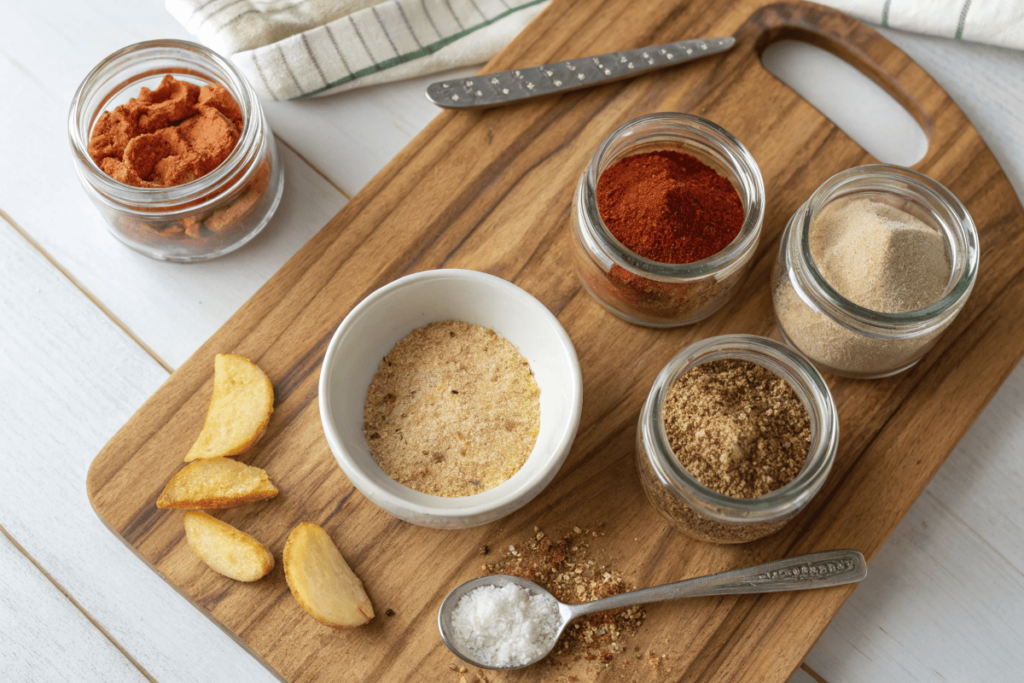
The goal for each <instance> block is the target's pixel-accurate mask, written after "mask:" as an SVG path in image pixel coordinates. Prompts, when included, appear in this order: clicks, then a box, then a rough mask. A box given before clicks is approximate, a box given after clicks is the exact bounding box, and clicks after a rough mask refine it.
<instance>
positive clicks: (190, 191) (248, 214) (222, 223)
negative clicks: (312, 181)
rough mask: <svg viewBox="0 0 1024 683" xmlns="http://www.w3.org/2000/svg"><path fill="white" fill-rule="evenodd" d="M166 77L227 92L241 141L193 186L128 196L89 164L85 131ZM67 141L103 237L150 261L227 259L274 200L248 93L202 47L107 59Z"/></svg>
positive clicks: (269, 146) (266, 145) (277, 187)
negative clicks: (238, 114)
mask: <svg viewBox="0 0 1024 683" xmlns="http://www.w3.org/2000/svg"><path fill="white" fill-rule="evenodd" d="M167 74H172V75H173V76H174V77H175V78H177V79H179V80H184V81H188V82H190V83H194V84H196V85H198V86H203V85H207V84H209V83H220V84H221V85H223V86H224V87H225V88H227V90H228V92H230V93H231V96H232V97H234V99H235V102H237V103H238V106H239V108H241V110H242V120H243V124H242V134H241V137H240V138H239V140H238V143H237V144H236V146H235V148H234V150H233V151H232V152H231V154H230V155H228V157H227V159H225V160H224V161H223V163H221V164H220V165H219V166H218V167H217V168H215V169H214V170H213V171H211V172H209V173H207V174H206V175H204V176H202V177H200V178H198V179H196V180H193V181H191V182H188V183H185V184H182V185H176V186H173V187H133V186H131V185H126V184H124V183H121V182H119V181H117V180H114V179H113V178H111V177H110V176H108V175H107V174H106V173H104V172H103V171H102V170H101V169H100V167H99V166H97V165H96V162H94V161H93V160H92V158H91V157H90V156H89V151H88V148H89V137H90V135H91V133H92V128H93V125H94V124H95V123H96V121H97V120H98V119H99V117H100V115H101V114H102V113H103V112H104V111H108V110H112V109H114V108H115V107H116V106H118V105H121V104H124V103H126V102H127V101H128V100H129V99H132V98H134V97H137V96H138V95H139V91H140V90H141V88H142V87H148V88H150V89H151V90H152V89H155V88H156V87H157V85H158V84H159V83H160V81H161V79H162V78H163V77H164V76H165V75H167ZM68 134H69V136H70V139H71V150H72V155H73V157H74V160H75V168H76V170H77V171H78V177H79V180H81V182H82V186H83V187H84V188H85V191H86V194H88V195H89V198H90V199H91V200H92V201H93V203H94V204H95V205H96V207H97V208H98V209H99V211H100V213H101V214H102V215H103V218H104V219H106V221H107V223H108V224H109V226H110V231H111V233H113V235H114V237H116V238H117V239H119V240H121V241H122V242H124V243H125V244H127V245H128V246H129V247H131V248H132V249H135V250H136V251H138V252H141V253H143V254H145V255H146V256H150V257H152V258H155V259H162V260H167V261H186V262H187V261H202V260H206V259H211V258H215V257H217V256H222V255H224V254H227V253H228V252H231V251H234V250H235V249H238V248H239V247H241V246H242V245H243V244H245V243H246V242H248V241H249V240H251V239H252V238H253V237H255V236H256V235H257V234H258V233H259V232H260V230H262V229H263V227H264V226H266V224H267V222H268V221H269V220H270V217H271V215H273V213H274V210H275V209H277V205H278V203H280V201H281V192H282V190H283V188H284V182H283V180H284V175H283V169H282V165H281V160H280V158H279V156H278V153H277V145H276V143H275V141H274V134H273V133H272V132H271V130H270V127H269V126H268V125H267V121H266V118H265V117H264V115H263V109H262V108H261V107H260V103H259V101H258V100H257V99H256V93H255V91H254V90H253V89H252V87H251V86H250V85H249V83H248V82H247V81H246V80H245V78H244V77H243V76H242V74H241V73H240V72H239V71H238V69H236V68H235V67H234V65H232V64H231V63H230V62H228V61H227V60H226V59H224V58H223V57H221V56H220V55H218V54H217V53H215V52H213V51H212V50H209V49H207V48H205V47H203V46H202V45H196V44H195V43H189V42H186V41H181V40H154V41H149V42H145V43H137V44H135V45H129V46H128V47H125V48H122V49H121V50H118V51H117V52H115V53H114V54H112V55H110V56H109V57H107V58H106V59H104V60H103V61H102V62H100V63H99V64H98V65H97V66H96V68H95V69H93V70H92V71H91V72H90V73H89V75H88V76H86V77H85V80H84V81H82V84H81V85H80V86H79V87H78V91H77V92H76V93H75V97H74V99H73V100H72V102H71V112H70V115H69V118H68Z"/></svg>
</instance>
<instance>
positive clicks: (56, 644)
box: [0, 534, 146, 683]
mask: <svg viewBox="0 0 1024 683" xmlns="http://www.w3.org/2000/svg"><path fill="white" fill-rule="evenodd" d="M0 585H2V586H3V587H4V589H3V590H2V591H0V671H2V672H3V674H2V677H3V678H4V680H8V681H26V682H27V683H32V682H34V681H71V680H82V679H86V680H96V681H98V680H105V681H109V682H110V683H120V682H122V681H124V682H125V683H144V682H145V680H146V677H145V676H143V675H142V673H141V672H140V671H139V670H138V669H137V668H136V667H135V665H134V664H132V663H131V662H130V661H128V658H127V657H125V656H124V655H123V654H121V652H119V651H118V649H117V648H116V647H114V645H113V643H111V642H110V641H109V640H108V639H107V638H106V637H104V635H103V634H102V633H101V632H100V631H99V630H98V629H97V628H96V627H95V626H93V625H92V624H91V623H89V620H88V619H86V618H85V615H83V614H82V613H81V612H80V611H79V610H78V608H77V607H75V606H74V605H73V604H72V603H71V601H70V600H68V599H67V597H65V596H64V595H62V594H61V592H60V591H59V590H57V588H55V587H54V585H53V584H52V583H50V582H49V581H48V580H47V579H46V577H45V576H43V574H42V573H40V572H39V570H38V569H36V568H35V567H34V566H32V563H31V562H29V560H28V558H26V557H25V556H24V555H22V554H21V551H19V550H18V549H17V548H16V547H15V546H14V544H13V543H11V542H10V541H9V540H8V539H7V537H6V536H4V535H3V534H0Z"/></svg>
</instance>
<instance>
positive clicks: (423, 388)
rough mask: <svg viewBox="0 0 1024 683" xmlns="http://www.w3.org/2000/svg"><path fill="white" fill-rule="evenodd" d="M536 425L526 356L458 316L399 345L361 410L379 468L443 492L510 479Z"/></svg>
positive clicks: (472, 490)
mask: <svg viewBox="0 0 1024 683" xmlns="http://www.w3.org/2000/svg"><path fill="white" fill-rule="evenodd" d="M539 431H540V389H539V388H538V387H537V382H536V380H535V379H534V378H533V374H532V373H531V372H530V364H529V362H527V360H526V359H525V358H523V356H522V355H521V354H520V353H519V352H518V351H517V350H516V348H515V347H514V346H513V345H512V344H511V343H510V342H509V341H508V340H506V339H505V338H503V337H501V336H500V335H498V334H496V333H495V332H494V331H493V330H488V329H485V328H483V327H479V326H477V325H470V324H468V323H464V322H459V321H454V320H449V321H446V322H437V323H431V324H429V325H427V326H425V327H421V328H419V329H416V330H413V331H412V332H411V333H409V335H408V336H406V337H405V338H404V339H402V340H401V341H400V342H398V343H397V344H396V345H395V347H394V348H393V349H392V350H391V351H390V353H388V355H386V356H384V359H383V360H382V361H381V363H380V367H379V368H378V371H377V374H376V375H375V376H374V378H373V382H371V384H370V389H369V391H368V392H367V395H366V404H365V406H364V408H363V433H364V434H365V435H366V441H367V443H368V444H369V446H370V453H371V454H372V455H373V459H374V460H376V461H377V464H378V465H380V467H381V469H383V470H384V471H385V472H386V473H387V474H388V476H390V477H391V478H392V479H394V480H395V481H397V482H398V483H400V484H402V485H404V486H408V487H409V488H412V489H415V490H417V491H421V492H423V493H429V494H431V495H435V496H444V497H446V498H455V497H460V496H471V495H473V494H476V493H481V492H483V491H487V490H489V489H492V488H494V487H495V486H497V485H498V484H501V483H502V482H504V481H507V480H508V479H509V478H511V477H512V475H514V474H515V473H516V472H518V471H519V469H520V468H521V467H522V466H523V464H524V463H525V462H526V460H527V458H529V457H530V453H532V452H533V447H534V445H535V444H536V442H537V434H538V432H539Z"/></svg>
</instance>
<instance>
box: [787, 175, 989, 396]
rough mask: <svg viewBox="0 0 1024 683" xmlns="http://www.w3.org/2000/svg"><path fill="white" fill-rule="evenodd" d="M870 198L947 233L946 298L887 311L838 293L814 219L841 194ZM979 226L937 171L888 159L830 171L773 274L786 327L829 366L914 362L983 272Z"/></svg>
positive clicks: (889, 368) (858, 369)
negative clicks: (821, 257)
mask: <svg viewBox="0 0 1024 683" xmlns="http://www.w3.org/2000/svg"><path fill="white" fill-rule="evenodd" d="M852 198H867V199H870V200H872V201H877V202H881V203H884V204H887V205H889V206H893V207H895V208H897V209H899V210H901V211H904V212H906V213H908V214H910V215H911V216H913V217H915V218H917V219H919V220H921V221H922V222H923V223H924V224H926V225H927V226H929V227H931V228H932V229H933V230H935V231H937V232H938V233H939V234H941V235H942V237H943V239H944V241H945V244H946V256H947V258H948V260H949V263H950V265H951V266H952V270H951V273H950V276H949V282H948V284H947V285H946V288H945V290H944V291H943V295H942V298H941V299H939V300H938V301H936V302H935V303H933V304H932V305H930V306H927V307H926V308H922V309H920V310H917V311H911V312H908V313H879V312H876V311H872V310H869V309H867V308H863V307H861V306H858V305H857V304H855V303H853V302H852V301H850V300H848V299H846V298H844V297H843V296H842V295H840V294H839V293H838V292H836V291H835V290H834V289H833V288H832V287H831V286H830V285H829V283H828V282H826V281H825V278H824V277H822V275H821V273H820V272H819V271H818V268H817V266H816V265H815V263H814V260H813V259H812V258H811V249H810V244H809V241H810V239H809V237H810V229H811V224H812V223H813V222H814V220H815V218H817V217H818V215H819V214H820V213H821V211H822V210H823V209H824V208H825V207H826V206H828V205H829V204H831V203H833V202H837V201H848V200H850V199H852ZM978 252H979V249H978V232H977V230H976V229H975V227H974V221H973V220H971V216H970V214H968V213H967V209H966V208H965V207H964V205H963V204H961V203H960V200H958V199H957V198H956V197H955V196H954V195H953V193H952V192H950V191H949V190H947V189H946V188H945V187H943V186H942V185H940V184H939V183H937V182H935V181H934V180H932V179H931V178H929V177H927V176H925V175H922V174H920V173H917V172H916V171H912V170H910V169H906V168H902V167H900V166H890V165H886V164H876V165H869V166H859V167H857V168H851V169H848V170H846V171H843V172H841V173H837V174H836V175H834V176H832V177H831V178H829V179H828V180H827V181H825V183H824V184H822V186H821V187H819V188H818V189H817V190H816V191H815V192H814V194H812V195H811V197H810V199H808V200H807V202H806V203H805V204H804V205H803V206H801V207H800V208H799V209H797V211H796V213H795V214H793V217H792V218H790V220H789V224H788V225H787V226H786V230H785V231H784V232H783V234H782V240H781V242H780V246H779V255H778V258H777V259H776V262H775V268H774V272H773V275H772V298H773V300H774V304H775V317H776V319H777V321H778V324H779V330H780V331H781V332H782V335H783V337H785V338H786V341H788V342H789V343H790V344H792V345H793V346H794V347H796V348H797V349H799V350H800V351H801V352H802V353H803V354H804V355H806V356H807V357H808V358H810V359H811V360H812V361H813V362H814V363H815V364H817V366H818V367H819V368H820V369H821V370H823V371H825V372H831V373H834V374H837V375H843V376H845V377H855V378H874V377H886V376H888V375H894V374H896V373H899V372H902V371H904V370H906V369H907V368H909V367H911V366H913V365H914V364H915V363H917V361H918V360H920V359H921V356H923V355H924V354H925V352H926V351H927V350H928V349H929V348H931V346H932V345H933V344H934V343H935V340H936V339H937V338H938V336H939V335H940V334H941V333H942V331H943V330H945V329H946V328H947V327H949V324H950V323H951V322H953V319H954V318H955V317H956V315H957V313H959V312H960V309H961V308H963V306H964V304H965V303H966V302H967V297H968V296H970V293H971V290H972V289H973V288H974V281H975V279H976V278H977V275H978Z"/></svg>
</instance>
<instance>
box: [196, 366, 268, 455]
mask: <svg viewBox="0 0 1024 683" xmlns="http://www.w3.org/2000/svg"><path fill="white" fill-rule="evenodd" d="M272 412H274V387H273V385H271V383H270V380H269V379H267V376H266V375H265V374H264V373H263V371H262V370H260V369H259V368H258V367H257V366H256V364H255V363H253V362H252V361H250V360H248V359H247V358H243V357H242V356H236V355H234V354H231V353H218V354H217V356H216V358H214V359H213V398H211V399H210V409H209V411H208V412H207V413H206V423H205V424H204V425H203V431H202V432H200V433H199V438H198V439H196V442H195V443H194V444H192V448H190V449H189V451H188V454H187V455H186V456H185V462H192V461H193V460H196V459H197V458H221V457H225V456H228V455H238V454H239V453H243V452H245V451H246V450H248V448H249V447H250V446H252V445H253V444H254V443H256V440H257V439H259V438H260V437H261V436H263V432H264V431H266V429H267V422H269V421H270V414H271V413H272Z"/></svg>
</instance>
